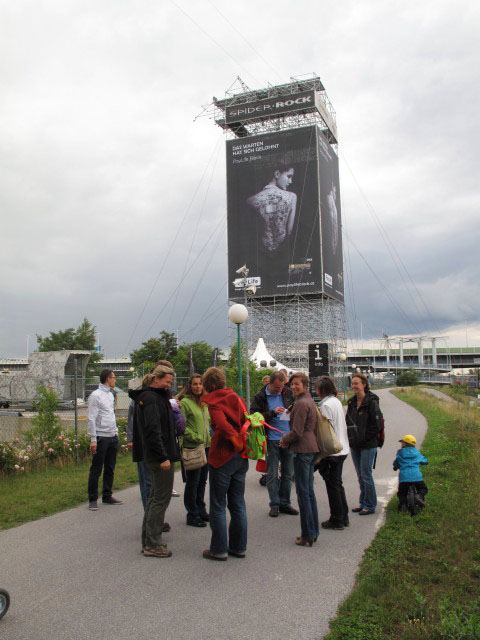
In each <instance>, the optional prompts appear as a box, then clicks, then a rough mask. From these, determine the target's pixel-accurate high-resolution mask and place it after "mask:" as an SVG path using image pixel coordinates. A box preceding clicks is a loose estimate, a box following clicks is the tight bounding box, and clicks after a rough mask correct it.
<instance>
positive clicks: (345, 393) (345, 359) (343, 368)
mask: <svg viewBox="0 0 480 640" xmlns="http://www.w3.org/2000/svg"><path fill="white" fill-rule="evenodd" d="M338 357H339V358H340V362H341V363H342V377H343V399H344V400H346V399H347V380H346V378H345V363H346V362H347V354H346V353H341V354H340V355H339V356H338Z"/></svg>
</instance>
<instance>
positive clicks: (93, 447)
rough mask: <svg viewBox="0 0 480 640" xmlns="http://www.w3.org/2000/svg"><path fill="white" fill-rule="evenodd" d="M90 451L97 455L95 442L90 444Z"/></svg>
mask: <svg viewBox="0 0 480 640" xmlns="http://www.w3.org/2000/svg"><path fill="white" fill-rule="evenodd" d="M90 451H91V452H92V453H97V443H96V442H95V441H94V442H90Z"/></svg>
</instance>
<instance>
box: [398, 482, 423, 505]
mask: <svg viewBox="0 0 480 640" xmlns="http://www.w3.org/2000/svg"><path fill="white" fill-rule="evenodd" d="M412 484H413V485H414V486H415V487H416V488H417V491H418V493H419V495H420V497H421V498H422V499H423V498H424V497H425V496H426V495H427V493H428V487H427V485H426V484H425V482H423V480H421V481H420V482H399V483H398V491H397V496H398V509H399V510H400V509H401V508H402V506H403V505H405V506H406V504H407V493H408V490H409V488H410V485H412Z"/></svg>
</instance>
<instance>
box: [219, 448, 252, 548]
mask: <svg viewBox="0 0 480 640" xmlns="http://www.w3.org/2000/svg"><path fill="white" fill-rule="evenodd" d="M209 467H210V468H209V472H210V528H211V530H212V539H211V542H210V553H211V554H212V555H214V556H220V557H226V556H227V552H228V550H230V551H233V552H235V553H245V552H246V550H247V508H246V506H245V497H244V495H245V476H246V473H247V471H248V460H247V459H245V458H242V454H241V453H237V454H236V455H235V456H234V457H233V458H232V459H231V460H229V461H228V462H227V463H226V464H224V465H222V466H221V467H218V469H216V468H215V467H212V466H211V465H209ZM227 506H228V510H229V511H230V526H229V528H228V541H227V514H226V508H227Z"/></svg>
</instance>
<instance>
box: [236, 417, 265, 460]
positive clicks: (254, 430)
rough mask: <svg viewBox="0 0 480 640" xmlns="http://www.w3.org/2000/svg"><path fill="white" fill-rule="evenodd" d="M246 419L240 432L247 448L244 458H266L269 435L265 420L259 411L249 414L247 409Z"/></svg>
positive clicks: (243, 454)
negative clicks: (266, 430)
mask: <svg viewBox="0 0 480 640" xmlns="http://www.w3.org/2000/svg"><path fill="white" fill-rule="evenodd" d="M245 417H246V421H245V423H244V424H243V426H242V429H241V431H240V434H241V435H242V437H243V439H244V441H245V449H244V451H243V453H242V458H249V459H250V460H259V459H260V458H264V457H265V454H266V452H267V436H266V435H265V428H264V426H263V425H264V424H265V420H264V419H263V416H262V414H261V413H259V412H258V411H257V412H255V413H252V414H248V413H247V412H246V411H245Z"/></svg>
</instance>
